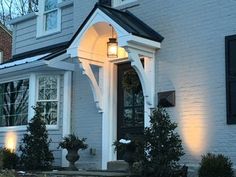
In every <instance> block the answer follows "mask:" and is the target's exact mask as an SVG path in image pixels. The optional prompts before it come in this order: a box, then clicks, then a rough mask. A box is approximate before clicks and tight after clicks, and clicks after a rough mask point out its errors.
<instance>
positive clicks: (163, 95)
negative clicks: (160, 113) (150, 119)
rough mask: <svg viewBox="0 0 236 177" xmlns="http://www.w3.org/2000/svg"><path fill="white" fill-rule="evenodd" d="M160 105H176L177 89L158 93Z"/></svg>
mask: <svg viewBox="0 0 236 177" xmlns="http://www.w3.org/2000/svg"><path fill="white" fill-rule="evenodd" d="M158 106H161V107H174V106H175V91H166V92H159V93H158Z"/></svg>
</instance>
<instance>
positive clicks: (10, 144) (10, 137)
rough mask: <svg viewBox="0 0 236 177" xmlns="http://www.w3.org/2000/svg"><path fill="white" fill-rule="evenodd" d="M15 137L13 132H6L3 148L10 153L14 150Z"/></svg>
mask: <svg viewBox="0 0 236 177" xmlns="http://www.w3.org/2000/svg"><path fill="white" fill-rule="evenodd" d="M16 145H17V135H16V133H15V132H8V133H7V134H6V136H5V147H6V148H7V149H10V150H11V151H15V150H16Z"/></svg>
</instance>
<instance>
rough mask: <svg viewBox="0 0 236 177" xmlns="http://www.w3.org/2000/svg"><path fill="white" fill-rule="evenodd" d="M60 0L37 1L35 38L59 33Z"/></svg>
mask: <svg viewBox="0 0 236 177" xmlns="http://www.w3.org/2000/svg"><path fill="white" fill-rule="evenodd" d="M60 2H61V0H41V1H39V8H38V9H39V11H38V17H37V33H36V35H37V36H36V37H41V36H46V35H50V34H53V33H57V32H60V31H61V8H60V7H59V3H60Z"/></svg>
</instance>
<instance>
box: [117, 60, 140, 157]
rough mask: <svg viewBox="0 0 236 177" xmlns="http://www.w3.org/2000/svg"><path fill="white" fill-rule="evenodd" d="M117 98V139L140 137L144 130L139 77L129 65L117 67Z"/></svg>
mask: <svg viewBox="0 0 236 177" xmlns="http://www.w3.org/2000/svg"><path fill="white" fill-rule="evenodd" d="M117 98H118V99H117V100H118V101H117V105H118V106H117V139H118V140H120V139H122V138H123V139H129V138H134V137H137V136H142V135H143V129H144V98H143V91H142V87H141V83H140V80H139V77H138V75H137V73H136V72H135V70H134V69H133V68H132V67H131V65H130V63H125V64H120V65H118V97H117ZM118 157H119V155H118Z"/></svg>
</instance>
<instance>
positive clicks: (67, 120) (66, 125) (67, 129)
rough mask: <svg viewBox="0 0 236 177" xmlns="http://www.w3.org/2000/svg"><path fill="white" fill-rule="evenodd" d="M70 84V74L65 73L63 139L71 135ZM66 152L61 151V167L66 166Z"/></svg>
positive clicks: (68, 72)
mask: <svg viewBox="0 0 236 177" xmlns="http://www.w3.org/2000/svg"><path fill="white" fill-rule="evenodd" d="M71 82H72V72H71V71H67V72H65V74H64V87H63V88H64V91H63V122H62V136H63V137H65V136H67V135H68V134H70V133H71ZM66 153H67V151H66V150H64V149H63V150H62V166H63V167H66V166H68V161H67V160H66V158H65V157H66Z"/></svg>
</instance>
